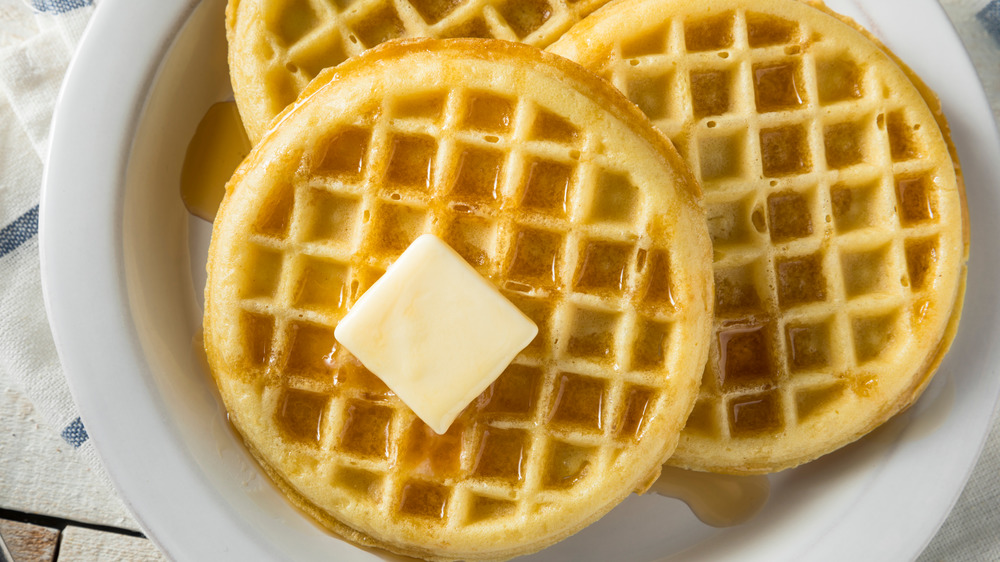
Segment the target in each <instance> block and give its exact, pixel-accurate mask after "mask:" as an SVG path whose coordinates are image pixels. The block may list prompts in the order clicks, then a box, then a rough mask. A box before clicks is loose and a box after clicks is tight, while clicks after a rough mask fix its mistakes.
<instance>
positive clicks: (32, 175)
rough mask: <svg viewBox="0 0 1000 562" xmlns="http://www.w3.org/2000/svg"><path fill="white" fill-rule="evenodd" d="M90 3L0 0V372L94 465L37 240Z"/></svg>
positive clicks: (85, 0)
mask: <svg viewBox="0 0 1000 562" xmlns="http://www.w3.org/2000/svg"><path fill="white" fill-rule="evenodd" d="M93 9H94V1H93V0H34V1H33V2H32V3H31V4H28V3H27V2H21V1H20V0H13V1H11V0H2V1H0V124H2V126H0V319H2V321H0V371H2V373H3V377H2V378H3V380H6V381H10V382H13V383H14V384H15V385H17V386H19V387H20V388H19V389H20V390H21V391H22V392H23V393H24V394H25V395H27V396H28V397H29V399H30V400H31V401H32V403H33V404H34V406H35V408H36V409H37V410H38V412H39V413H40V414H41V416H42V418H43V419H44V420H45V421H47V422H48V423H49V425H50V427H52V428H56V431H58V432H59V433H60V435H61V436H62V438H63V439H64V440H65V441H66V442H67V443H69V444H70V445H72V446H73V447H75V448H77V449H78V450H79V451H80V454H81V455H83V456H84V457H86V458H87V459H88V461H89V462H90V464H91V466H94V467H97V468H99V467H100V462H99V461H98V459H97V455H96V453H95V451H94V448H93V446H92V445H91V444H90V443H89V442H88V438H87V431H86V429H85V428H84V426H83V424H82V423H81V421H80V416H79V414H78V413H77V410H76V406H75V404H74V403H73V399H72V397H71V396H70V393H69V387H68V386H67V384H66V379H65V377H64V376H63V373H62V369H61V367H60V365H59V358H58V356H57V355H56V350H55V345H54V344H53V342H52V334H51V332H50V331H49V325H48V320H47V318H46V316H45V309H44V305H43V303H42V289H41V276H40V273H39V263H38V237H37V233H38V202H39V194H40V189H41V185H42V169H43V166H44V162H45V157H46V154H47V150H48V136H49V125H50V123H51V121H52V111H53V108H54V105H55V100H56V96H57V94H58V93H59V86H60V84H61V83H62V79H63V76H64V75H65V74H66V68H67V66H68V65H69V61H70V58H71V56H72V54H73V52H74V51H75V49H76V45H77V43H78V42H79V41H80V36H81V35H82V33H83V29H84V27H85V26H86V24H87V21H88V20H89V19H90V14H91V13H92V12H93ZM97 472H98V474H101V475H102V476H103V477H104V478H105V479H107V476H106V475H105V473H104V471H103V470H98V471H97Z"/></svg>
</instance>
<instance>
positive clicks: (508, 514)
mask: <svg viewBox="0 0 1000 562" xmlns="http://www.w3.org/2000/svg"><path fill="white" fill-rule="evenodd" d="M698 191H699V190H698V187H697V184H696V183H694V180H693V178H692V177H690V175H689V173H688V172H687V170H686V168H685V167H684V166H683V163H682V161H681V160H680V159H679V157H678V156H677V155H676V153H674V152H673V149H672V147H671V146H670V143H669V141H667V140H666V139H665V137H662V136H661V135H660V134H659V133H658V132H656V130H655V129H654V128H653V127H652V125H651V124H650V123H649V122H648V121H647V120H646V119H645V118H644V117H643V116H642V114H641V113H640V112H639V111H638V110H636V109H635V108H634V107H632V106H631V105H630V104H628V103H627V102H626V100H625V99H624V98H623V97H621V96H620V94H618V93H617V92H616V91H615V90H614V89H613V88H611V87H610V86H608V85H606V84H605V83H603V82H602V81H600V80H598V79H597V78H596V77H592V76H590V75H589V74H587V73H585V72H584V71H583V70H582V69H580V68H579V67H577V66H575V65H572V64H570V63H568V62H566V61H564V60H563V59H559V58H558V57H554V56H551V55H546V54H544V53H542V52H541V51H538V50H536V49H533V48H530V47H525V46H521V45H517V44H513V43H504V42H495V41H492V42H491V41H471V40H455V41H446V42H441V41H431V40H422V41H410V42H403V43H393V44H387V45H384V46H382V47H380V48H378V49H375V50H373V51H371V52H370V53H368V54H366V55H364V56H362V57H361V58H359V59H356V60H353V61H351V62H349V63H346V64H345V65H342V66H341V67H339V68H338V69H336V72H334V71H332V70H331V71H328V72H327V73H326V74H323V75H321V76H320V78H319V79H317V81H316V82H314V83H313V85H312V86H310V89H309V91H308V92H307V95H306V96H304V97H303V98H302V99H301V100H300V101H299V102H298V103H297V104H296V105H295V106H293V107H292V108H291V109H290V110H289V111H287V112H286V113H285V114H283V115H282V117H281V118H280V123H279V124H278V125H277V126H276V127H275V128H274V129H273V130H272V131H271V132H269V133H268V135H267V136H265V138H264V139H263V140H262V142H261V143H259V144H258V146H257V147H256V148H255V150H254V152H253V153H252V154H251V156H250V157H249V158H248V160H247V161H246V162H244V164H243V166H242V167H241V168H240V169H239V170H238V171H237V173H236V175H235V176H234V179H233V180H232V181H231V182H230V184H229V186H228V194H227V198H226V200H225V201H224V203H223V207H222V209H221V211H220V214H219V217H218V219H217V220H216V224H215V231H214V234H213V240H212V246H211V251H210V258H209V264H208V271H209V283H208V288H207V290H206V315H205V334H206V347H207V350H208V355H209V358H210V363H211V366H212V370H213V373H214V375H215V377H216V380H217V382H218V384H219V387H220V390H221V392H222V396H223V398H224V400H225V403H226V406H227V408H228V410H229V412H230V415H231V417H232V420H233V422H234V424H235V425H236V427H237V428H238V429H239V430H240V431H241V433H242V434H243V436H244V438H245V439H246V441H247V442H248V444H249V446H250V447H251V449H252V450H253V451H254V452H255V455H256V456H257V457H258V459H259V460H260V461H261V463H262V464H263V465H264V466H265V468H266V469H267V470H268V472H269V473H270V474H272V476H274V477H275V480H276V481H278V482H279V483H281V484H282V485H283V486H284V488H285V489H286V490H287V491H288V492H289V494H290V496H291V498H292V499H293V501H295V502H296V503H297V504H298V505H301V506H303V507H304V508H305V509H307V510H308V511H309V512H310V513H312V514H314V515H316V517H317V518H318V519H319V520H320V521H322V522H323V523H324V524H326V525H327V526H329V527H330V528H332V529H335V530H338V531H340V532H342V533H343V534H345V535H347V536H350V537H353V538H355V539H356V540H358V541H361V542H366V543H371V544H376V545H379V546H383V547H386V548H389V549H392V550H395V551H397V552H403V553H407V554H413V555H417V556H423V557H430V558H443V559H456V558H504V557H510V556H514V555H517V554H520V553H524V552H530V551H532V550H537V549H539V548H542V547H544V546H546V545H547V544H550V543H552V542H554V541H556V540H558V539H560V538H562V537H564V536H566V535H568V534H570V533H572V532H574V531H576V530H578V529H579V528H581V527H582V526H584V525H586V524H587V523H589V522H591V521H593V520H594V519H596V518H597V517H599V516H600V515H602V514H603V513H604V512H606V511H607V510H609V509H610V508H611V507H612V506H614V505H615V504H616V503H618V502H619V501H620V500H621V499H623V498H624V497H625V496H626V495H627V494H628V493H630V492H631V491H632V490H633V489H635V488H636V487H639V486H642V485H643V484H644V483H646V482H648V481H649V477H650V475H651V474H655V473H656V472H658V470H659V466H660V464H661V463H662V462H663V460H665V458H666V457H667V455H669V454H670V453H671V452H672V450H673V449H674V447H675V445H676V442H677V439H678V437H679V433H680V430H681V428H682V427H683V424H684V420H685V419H686V417H687V415H688V413H689V412H690V409H691V408H692V407H693V404H694V399H695V397H696V395H697V388H698V384H699V382H700V378H701V374H702V371H703V367H704V360H705V357H706V356H707V352H708V340H709V334H710V328H711V299H712V293H711V282H712V279H711V275H712V274H711V251H710V240H709V237H708V232H707V226H706V224H705V220H704V211H703V209H702V207H701V205H700V202H699V194H698ZM426 232H432V233H434V234H436V235H438V236H439V237H440V238H442V239H443V240H445V241H446V242H448V243H449V244H450V245H451V246H452V247H454V248H455V249H456V250H457V251H458V252H459V253H460V254H461V255H462V256H463V257H465V259H466V260H467V261H468V262H469V263H470V264H472V265H473V266H474V267H475V268H476V269H477V270H478V271H479V272H480V273H481V274H482V275H483V276H484V277H486V278H487V279H489V280H491V281H492V282H493V283H494V284H496V286H497V287H498V288H499V289H500V290H501V291H502V292H503V293H504V294H505V295H506V296H507V297H508V298H509V299H510V300H511V301H512V302H513V303H514V304H515V305H517V306H518V307H519V308H520V309H521V310H522V311H524V312H525V313H526V314H527V315H528V316H529V317H530V318H531V319H532V320H533V321H534V322H535V323H536V324H537V325H538V328H539V335H538V337H537V338H536V339H535V340H534V341H533V342H532V343H531V344H530V345H529V346H528V347H527V348H526V349H525V350H524V351H523V352H522V353H521V354H520V355H519V356H518V357H517V358H516V359H515V361H514V363H513V364H512V365H511V366H510V367H509V368H508V369H507V370H506V371H505V372H504V373H503V374H502V375H500V377H499V378H498V379H497V381H496V382H495V383H494V384H493V385H492V386H490V387H489V388H488V389H487V390H486V391H485V392H484V393H483V394H482V395H481V396H480V397H479V398H478V399H476V400H475V401H474V402H473V404H472V405H470V406H469V407H468V408H467V409H466V410H465V412H464V413H463V414H462V415H460V416H459V418H458V420H457V421H456V422H455V424H454V425H453V426H452V427H451V429H450V430H449V431H448V432H447V433H446V434H445V435H442V436H439V435H436V434H434V433H433V432H432V431H431V430H430V429H429V428H427V427H426V426H425V425H424V424H423V423H422V422H420V421H419V420H418V419H416V417H415V416H414V414H413V413H412V412H411V411H410V409H409V408H407V407H406V406H405V405H404V404H403V403H402V402H400V401H399V400H398V399H397V398H396V397H395V396H394V395H393V393H392V392H390V391H389V389H388V388H386V387H385V385H383V384H382V383H381V382H380V381H379V380H378V379H377V378H376V377H375V376H374V375H372V374H371V373H370V372H368V371H367V370H366V369H365V368H364V367H363V366H362V365H361V364H360V363H358V361H357V360H356V359H354V358H353V357H352V356H351V355H350V354H349V353H348V352H347V351H346V350H344V349H342V348H341V347H340V346H339V345H338V344H337V342H336V341H335V339H334V337H333V330H334V328H335V327H336V325H337V322H338V320H339V319H340V318H341V317H342V316H343V315H344V314H345V312H346V311H347V310H348V309H349V308H350V307H351V306H352V304H353V303H354V302H356V301H357V299H358V297H359V296H360V295H361V294H363V293H364V291H365V290H366V289H367V288H368V287H370V286H371V285H372V283H373V282H374V281H375V280H376V279H378V277H379V276H380V275H381V274H382V273H383V272H384V271H385V270H386V268H387V267H388V266H389V265H390V264H391V263H392V262H393V260H394V259H395V258H396V257H397V256H398V255H399V254H400V253H401V252H402V251H403V250H404V249H405V248H406V247H407V246H408V244H409V243H410V242H411V241H412V240H414V239H415V238H416V237H417V236H419V235H420V234H423V233H426Z"/></svg>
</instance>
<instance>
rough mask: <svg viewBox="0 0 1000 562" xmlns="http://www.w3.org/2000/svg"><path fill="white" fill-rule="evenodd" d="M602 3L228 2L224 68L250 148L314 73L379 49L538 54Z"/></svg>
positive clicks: (577, 0)
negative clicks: (427, 42)
mask: <svg viewBox="0 0 1000 562" xmlns="http://www.w3.org/2000/svg"><path fill="white" fill-rule="evenodd" d="M606 2H607V0H506V1H499V2H497V1H495V0H404V1H400V2H393V1H389V0H230V2H229V7H228V14H227V27H228V34H227V35H228V39H229V50H230V55H229V64H230V71H231V76H232V81H233V90H234V91H235V93H236V101H237V103H238V105H239V108H240V113H241V115H242V117H243V122H244V124H245V125H246V127H247V131H248V133H249V135H250V139H251V140H252V141H254V142H256V141H257V140H258V139H260V137H261V136H262V135H263V133H264V131H265V130H266V129H267V126H268V125H269V124H270V122H271V121H272V119H274V117H275V116H276V115H277V114H278V113H280V112H281V110H282V109H284V108H285V107H286V106H287V105H288V104H290V103H291V102H292V101H294V100H295V98H296V97H297V96H298V94H299V93H300V92H301V91H302V90H303V89H304V88H305V86H306V84H308V83H309V81H310V80H312V79H313V78H314V77H315V76H316V75H317V74H319V72H320V71H321V70H323V69H324V68H327V67H331V66H336V65H337V64H340V63H341V62H343V61H344V60H346V59H347V58H349V57H351V56H354V55H357V54H360V53H361V52H363V51H364V50H365V49H370V48H372V47H374V46H376V45H379V44H381V43H383V42H385V41H388V40H391V39H397V38H405V37H436V38H449V37H479V38H494V39H504V40H507V41H519V42H523V43H527V44H529V45H534V46H537V47H545V46H546V45H548V44H550V43H552V42H553V41H555V40H556V39H557V38H558V37H559V36H560V35H561V34H562V32H563V31H565V30H566V29H568V28H569V27H570V26H571V25H572V24H574V23H576V22H577V21H579V20H580V18H582V17H583V16H585V15H587V14H588V13H590V12H592V11H593V10H595V9H597V8H598V7H599V6H601V5H603V4H605V3H606Z"/></svg>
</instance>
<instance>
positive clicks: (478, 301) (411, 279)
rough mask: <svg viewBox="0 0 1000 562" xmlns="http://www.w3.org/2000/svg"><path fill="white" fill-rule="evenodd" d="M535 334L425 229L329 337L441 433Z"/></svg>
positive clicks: (510, 306)
mask: <svg viewBox="0 0 1000 562" xmlns="http://www.w3.org/2000/svg"><path fill="white" fill-rule="evenodd" d="M537 333H538V327H537V326H535V324H534V323H533V322H532V321H531V320H530V319H529V318H528V317H527V316H525V315H524V313H522V312H521V311H520V310H518V308H517V307H516V306H514V305H513V304H512V303H511V302H510V301H509V300H507V299H506V298H504V296H503V295H501V294H500V291H498V290H497V288H496V287H495V286H493V284H492V283H490V282H489V281H487V280H486V279H484V278H483V277H482V276H480V275H479V273H477V272H476V270H475V269H473V268H472V266H470V265H469V264H468V263H466V262H465V260H464V259H462V257H461V256H459V255H458V253H457V252H455V250H453V249H452V248H451V247H449V246H448V245H447V244H445V243H444V242H442V241H441V240H440V239H439V238H437V237H436V236H434V235H433V234H425V235H423V236H421V237H420V238H417V239H416V240H415V241H414V242H413V244H411V245H410V247H409V248H407V249H406V251H405V252H403V254H402V255H401V256H400V257H399V259H397V260H396V262H395V263H394V264H392V265H391V266H390V267H389V269H388V271H386V273H385V275H383V276H382V277H381V278H380V279H379V280H378V281H377V282H376V283H375V284H374V285H372V287H371V288H370V289H368V291H367V292H366V293H365V294H364V295H362V296H361V298H359V299H358V301H357V303H355V304H354V307H353V308H351V310H350V311H349V312H348V313H347V315H346V316H344V318H343V320H341V322H340V324H339V325H338V326H337V328H336V330H335V332H334V335H335V337H336V338H337V341H339V342H340V343H341V345H343V346H344V347H345V348H346V349H347V350H348V351H350V352H351V353H353V354H354V356H355V357H357V358H358V360H359V361H361V363H362V364H363V365H364V366H365V367H366V368H367V369H368V370H369V371H371V372H372V373H374V374H375V375H376V376H377V377H379V378H380V379H382V381H383V382H384V383H385V384H386V386H388V387H389V388H390V389H392V391H393V392H395V393H396V395H397V396H399V398H400V400H402V401H403V402H404V403H405V404H406V405H407V406H409V407H410V409H411V410H413V412H414V413H415V414H416V415H417V417H419V418H420V419H421V420H423V421H424V423H426V424H427V425H428V426H430V428H431V429H433V430H434V431H435V432H437V433H438V434H443V433H445V432H446V431H448V428H449V427H450V426H451V424H452V422H453V421H455V418H456V417H458V414H460V413H461V412H462V410H463V409H465V407H466V406H468V405H469V403H470V402H472V400H473V399H475V398H476V397H477V396H479V394H481V393H482V392H483V391H484V390H486V388H487V387H488V386H489V385H490V384H491V383H492V382H493V381H494V380H496V378H497V377H498V376H500V373H502V372H503V370H504V369H506V368H507V366H508V365H510V362H511V361H513V360H514V357H516V356H517V354H518V353H520V352H521V350H522V349H524V348H525V347H527V345H528V344H529V343H531V340H533V339H534V338H535V335H536V334H537Z"/></svg>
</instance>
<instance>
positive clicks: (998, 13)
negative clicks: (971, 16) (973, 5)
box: [976, 0, 1000, 43]
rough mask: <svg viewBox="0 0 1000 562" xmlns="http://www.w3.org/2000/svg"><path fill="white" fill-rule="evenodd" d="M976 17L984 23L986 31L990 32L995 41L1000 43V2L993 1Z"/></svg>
mask: <svg viewBox="0 0 1000 562" xmlns="http://www.w3.org/2000/svg"><path fill="white" fill-rule="evenodd" d="M976 17H977V18H979V21H980V22H982V24H983V27H985V28H986V31H989V32H990V35H992V36H993V39H994V40H996V42H997V43H1000V0H993V1H992V2H990V3H989V4H987V5H986V7H985V8H983V9H982V10H980V11H979V13H978V14H977V15H976Z"/></svg>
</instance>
